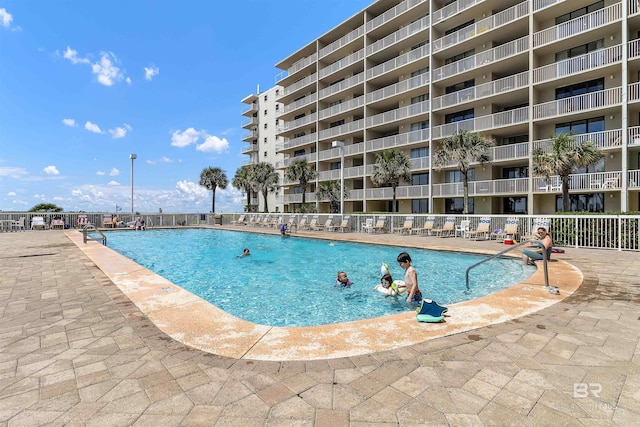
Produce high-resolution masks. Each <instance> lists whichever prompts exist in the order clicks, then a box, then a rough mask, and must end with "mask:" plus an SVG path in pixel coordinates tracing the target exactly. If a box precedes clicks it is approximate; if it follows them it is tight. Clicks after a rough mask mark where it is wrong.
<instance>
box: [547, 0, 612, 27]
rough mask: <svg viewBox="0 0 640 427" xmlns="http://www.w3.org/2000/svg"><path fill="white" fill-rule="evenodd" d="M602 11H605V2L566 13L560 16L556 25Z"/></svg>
mask: <svg viewBox="0 0 640 427" xmlns="http://www.w3.org/2000/svg"><path fill="white" fill-rule="evenodd" d="M600 9H604V1H598V2H595V3H593V4H591V5H589V6H587V7H581V8H580V9H576V10H574V11H573V12H569V13H565V14H564V15H560V16H558V17H557V18H556V25H558V24H562V23H563V22H567V21H570V20H572V19H576V18H579V17H581V16H583V15H586V14H587V13H591V12H595V11H596V10H600Z"/></svg>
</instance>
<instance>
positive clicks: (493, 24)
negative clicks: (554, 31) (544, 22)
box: [433, 0, 529, 52]
mask: <svg viewBox="0 0 640 427" xmlns="http://www.w3.org/2000/svg"><path fill="white" fill-rule="evenodd" d="M527 14H529V1H528V0H527V1H525V2H522V3H520V4H517V5H515V6H513V7H510V8H508V9H505V10H503V11H500V12H498V13H496V14H495V15H491V16H489V17H487V18H485V19H481V20H480V21H478V22H476V23H474V24H471V25H469V26H467V27H464V28H462V29H460V30H458V31H456V32H453V33H451V34H447V35H446V36H444V37H441V38H439V39H437V40H434V41H433V51H434V52H438V51H440V50H443V49H446V48H448V47H451V46H454V45H456V44H459V43H462V42H464V41H465V40H468V39H470V38H472V37H475V36H478V35H480V34H482V33H485V32H487V31H489V30H493V29H494V28H498V27H501V26H503V25H507V24H509V23H511V22H513V21H516V20H518V19H520V18H522V17H524V16H527Z"/></svg>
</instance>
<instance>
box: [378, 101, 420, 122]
mask: <svg viewBox="0 0 640 427" xmlns="http://www.w3.org/2000/svg"><path fill="white" fill-rule="evenodd" d="M429 105H430V103H429V101H428V100H427V101H422V102H418V103H416V104H411V105H407V106H406V107H402V108H396V109H395V110H391V111H385V112H384V113H380V114H376V115H375V116H371V117H367V128H371V127H374V126H380V125H384V124H388V123H391V122H395V121H397V120H402V119H406V118H409V117H413V116H418V115H421V114H427V113H429Z"/></svg>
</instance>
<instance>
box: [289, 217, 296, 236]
mask: <svg viewBox="0 0 640 427" xmlns="http://www.w3.org/2000/svg"><path fill="white" fill-rule="evenodd" d="M297 228H298V221H297V218H296V216H295V215H291V217H290V218H289V221H287V230H288V231H289V233H293V232H294V230H297Z"/></svg>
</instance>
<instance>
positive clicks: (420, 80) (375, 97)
mask: <svg viewBox="0 0 640 427" xmlns="http://www.w3.org/2000/svg"><path fill="white" fill-rule="evenodd" d="M428 84H429V73H423V74H420V75H417V76H415V77H411V78H410V79H407V80H402V81H399V82H398V83H394V84H392V85H389V86H385V87H383V88H380V89H378V90H376V91H373V92H369V93H367V95H366V97H367V104H371V103H373V102H376V101H381V100H383V99H386V98H389V97H392V96H395V95H399V94H401V93H404V92H407V91H410V90H412V89H416V88H419V87H421V86H426V85H428Z"/></svg>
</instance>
